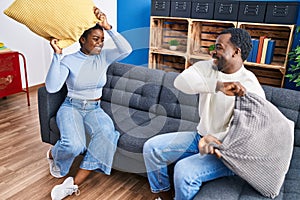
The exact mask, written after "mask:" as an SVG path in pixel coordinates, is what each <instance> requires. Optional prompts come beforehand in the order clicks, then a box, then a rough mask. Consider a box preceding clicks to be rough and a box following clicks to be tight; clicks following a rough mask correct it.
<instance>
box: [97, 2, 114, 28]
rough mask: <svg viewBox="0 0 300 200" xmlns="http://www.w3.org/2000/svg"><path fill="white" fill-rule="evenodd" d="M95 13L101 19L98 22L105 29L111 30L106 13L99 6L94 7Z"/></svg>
mask: <svg viewBox="0 0 300 200" xmlns="http://www.w3.org/2000/svg"><path fill="white" fill-rule="evenodd" d="M94 14H95V16H96V17H97V19H99V22H98V24H99V25H100V26H101V27H102V28H104V29H105V30H110V29H111V25H110V24H109V23H108V21H107V18H106V15H105V14H104V13H103V12H101V10H100V9H99V8H97V7H94Z"/></svg>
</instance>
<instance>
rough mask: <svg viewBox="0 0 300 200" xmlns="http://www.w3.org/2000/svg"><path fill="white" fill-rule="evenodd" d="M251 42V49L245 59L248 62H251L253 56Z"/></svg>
mask: <svg viewBox="0 0 300 200" xmlns="http://www.w3.org/2000/svg"><path fill="white" fill-rule="evenodd" d="M253 40H254V39H251V43H252V49H251V51H250V52H249V55H248V58H247V61H248V62H252V55H253V43H254V42H253Z"/></svg>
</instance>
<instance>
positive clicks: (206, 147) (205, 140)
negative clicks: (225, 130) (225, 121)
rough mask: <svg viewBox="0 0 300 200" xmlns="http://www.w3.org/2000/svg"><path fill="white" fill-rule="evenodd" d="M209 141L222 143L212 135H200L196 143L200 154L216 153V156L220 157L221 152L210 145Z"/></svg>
mask: <svg viewBox="0 0 300 200" xmlns="http://www.w3.org/2000/svg"><path fill="white" fill-rule="evenodd" d="M211 143H216V144H218V145H221V144H222V143H221V142H220V141H219V140H218V139H217V138H215V137H214V136H212V135H205V136H204V137H202V138H201V139H200V141H199V144H198V148H199V151H200V154H201V155H203V154H216V156H217V157H218V158H221V157H222V155H221V152H220V151H219V150H218V149H215V148H214V147H213V145H211Z"/></svg>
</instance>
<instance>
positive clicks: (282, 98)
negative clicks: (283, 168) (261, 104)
mask: <svg viewBox="0 0 300 200" xmlns="http://www.w3.org/2000/svg"><path fill="white" fill-rule="evenodd" d="M263 89H264V90H265V93H266V98H267V99H268V100H269V101H270V102H271V103H272V104H274V105H275V106H276V107H277V108H278V109H279V110H280V111H281V112H282V113H283V114H284V115H285V116H286V117H287V118H288V119H290V120H292V121H293V122H294V123H295V136H294V145H295V146H298V147H300V101H299V99H300V92H297V91H295V90H289V89H283V88H276V87H271V86H265V85H264V86H263Z"/></svg>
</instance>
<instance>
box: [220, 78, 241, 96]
mask: <svg viewBox="0 0 300 200" xmlns="http://www.w3.org/2000/svg"><path fill="white" fill-rule="evenodd" d="M216 91H221V92H223V93H224V94H226V95H229V96H244V95H245V94H246V88H244V86H242V84H241V83H240V82H221V81H218V82H217V87H216Z"/></svg>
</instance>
